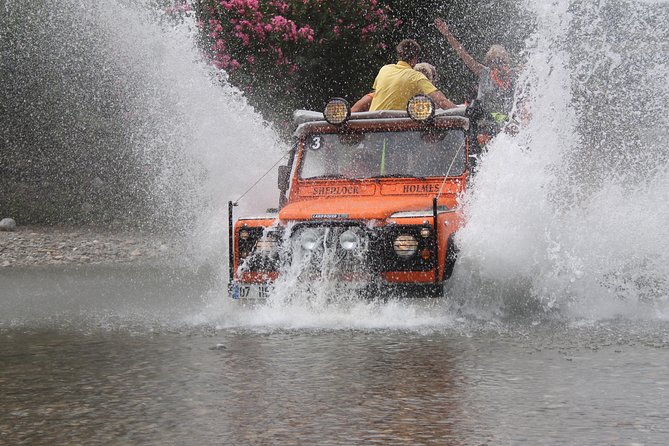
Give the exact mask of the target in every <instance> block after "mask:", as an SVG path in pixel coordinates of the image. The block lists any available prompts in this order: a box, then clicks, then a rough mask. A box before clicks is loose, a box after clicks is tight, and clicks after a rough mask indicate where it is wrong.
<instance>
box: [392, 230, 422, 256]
mask: <svg viewBox="0 0 669 446" xmlns="http://www.w3.org/2000/svg"><path fill="white" fill-rule="evenodd" d="M393 249H394V250H395V254H397V255H398V256H399V257H401V258H403V259H407V258H409V257H411V256H413V255H414V254H416V251H418V240H416V238H415V237H414V236H413V235H408V234H403V235H398V236H397V238H396V239H395V241H394V242H393Z"/></svg>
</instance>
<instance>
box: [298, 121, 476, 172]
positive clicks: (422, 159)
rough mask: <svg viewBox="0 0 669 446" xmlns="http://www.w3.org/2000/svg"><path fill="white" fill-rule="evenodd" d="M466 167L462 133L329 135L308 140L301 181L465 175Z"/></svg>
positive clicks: (314, 136) (434, 131) (439, 131)
mask: <svg viewBox="0 0 669 446" xmlns="http://www.w3.org/2000/svg"><path fill="white" fill-rule="evenodd" d="M465 167H466V153H465V133H464V131H463V130H461V129H451V130H434V129H431V130H430V131H401V132H389V131H386V132H374V133H346V134H330V133H328V134H314V135H309V136H307V137H306V138H305V140H304V155H303V157H302V163H301V167H300V178H301V179H303V180H306V179H319V178H355V179H362V178H384V177H390V178H391V177H417V178H425V177H443V176H446V175H448V176H460V175H462V173H463V172H464V170H465Z"/></svg>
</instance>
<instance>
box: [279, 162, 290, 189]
mask: <svg viewBox="0 0 669 446" xmlns="http://www.w3.org/2000/svg"><path fill="white" fill-rule="evenodd" d="M289 184H290V167H289V166H279V190H282V191H286V190H288V185H289Z"/></svg>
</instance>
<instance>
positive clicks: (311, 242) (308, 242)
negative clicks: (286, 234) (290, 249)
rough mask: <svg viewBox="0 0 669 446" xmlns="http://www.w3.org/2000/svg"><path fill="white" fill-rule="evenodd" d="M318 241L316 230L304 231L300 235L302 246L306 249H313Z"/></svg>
mask: <svg viewBox="0 0 669 446" xmlns="http://www.w3.org/2000/svg"><path fill="white" fill-rule="evenodd" d="M317 242H318V235H317V234H316V232H314V231H304V232H303V233H302V235H301V236H300V246H301V247H302V249H304V250H306V251H313V250H314V248H315V247H316V243H317Z"/></svg>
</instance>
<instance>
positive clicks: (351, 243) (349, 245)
mask: <svg viewBox="0 0 669 446" xmlns="http://www.w3.org/2000/svg"><path fill="white" fill-rule="evenodd" d="M339 244H340V245H341V247H342V248H343V249H345V250H346V251H353V250H354V249H355V248H357V247H358V246H359V245H360V237H358V234H356V233H355V232H353V231H351V230H350V229H349V230H348V231H345V232H343V233H342V234H341V235H340V236H339Z"/></svg>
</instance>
